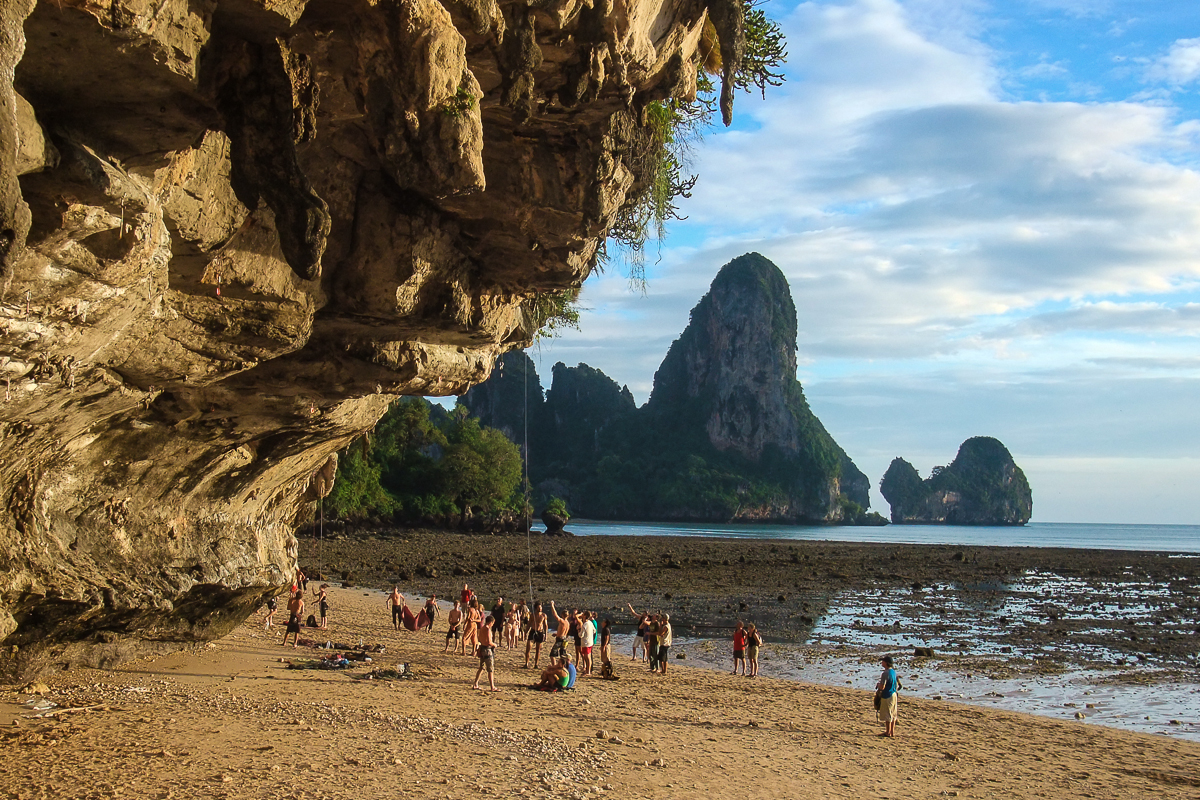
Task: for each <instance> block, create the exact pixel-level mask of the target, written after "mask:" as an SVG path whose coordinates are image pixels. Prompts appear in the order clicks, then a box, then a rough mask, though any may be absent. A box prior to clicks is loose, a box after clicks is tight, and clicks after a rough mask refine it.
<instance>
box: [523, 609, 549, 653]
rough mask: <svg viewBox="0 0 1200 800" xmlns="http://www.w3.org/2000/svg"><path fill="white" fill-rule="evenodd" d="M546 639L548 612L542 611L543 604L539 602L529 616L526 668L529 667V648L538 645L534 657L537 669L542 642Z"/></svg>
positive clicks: (526, 640)
mask: <svg viewBox="0 0 1200 800" xmlns="http://www.w3.org/2000/svg"><path fill="white" fill-rule="evenodd" d="M544 641H546V614H545V613H544V612H543V611H542V604H541V603H537V604H535V605H534V607H533V613H532V614H531V615H530V616H529V636H528V637H526V639H525V668H526V669H528V668H529V648H531V647H536V648H537V651H536V653H535V654H534V657H533V668H534V669H537V665H538V661H539V660H541V657H542V642H544Z"/></svg>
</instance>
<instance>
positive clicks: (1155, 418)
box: [535, 0, 1200, 521]
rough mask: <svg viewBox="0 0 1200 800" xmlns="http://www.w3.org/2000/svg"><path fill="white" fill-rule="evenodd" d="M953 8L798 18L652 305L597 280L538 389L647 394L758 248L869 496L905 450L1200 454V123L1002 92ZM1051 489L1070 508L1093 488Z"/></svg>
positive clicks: (886, 0)
mask: <svg viewBox="0 0 1200 800" xmlns="http://www.w3.org/2000/svg"><path fill="white" fill-rule="evenodd" d="M1046 5H1049V6H1053V7H1054V8H1056V9H1058V10H1063V9H1064V8H1067V7H1068V6H1069V7H1071V8H1076V10H1078V11H1079V13H1081V14H1082V13H1084V12H1085V11H1086V10H1087V6H1088V5H1089V4H1087V3H1084V2H1082V0H1080V2H1079V3H1070V2H1069V3H1065V4H1064V3H1054V2H1048V3H1047V4H1046ZM954 6H955V4H954V3H950V4H949V5H947V3H946V2H945V0H921V2H920V3H906V4H904V5H901V4H900V3H897V2H892V1H891V0H850V2H846V3H842V4H838V5H833V4H822V3H815V2H807V3H803V4H802V5H800V6H799V7H797V9H796V10H795V12H794V13H793V14H792V15H791V16H789V17H788V18H787V20H786V24H785V27H786V30H787V33H788V36H789V45H788V47H789V52H790V57H789V64H788V72H789V81H788V83H787V84H786V85H785V86H784V87H783V88H782V89H781V90H779V91H776V92H775V93H773V94H772V95H770V96H769V99H768V100H767V101H766V102H762V101H759V100H757V99H754V100H753V101H752V102H745V100H746V98H745V97H743V98H739V114H740V115H741V116H742V118H743V120H745V119H746V118H747V117H749V118H750V121H751V123H752V125H751V126H750V128H751V129H746V130H733V131H729V132H724V131H722V132H717V133H714V134H713V135H710V136H709V138H708V139H707V140H706V141H705V142H704V143H703V144H702V146H701V149H700V151H699V152H698V154H697V162H696V164H695V171H697V172H698V173H699V174H700V175H701V180H700V183H699V184H698V185H697V187H696V191H695V193H694V196H693V198H692V199H691V200H688V201H686V202H685V203H684V204H683V206H682V209H681V210H682V212H683V213H684V214H687V215H688V217H689V219H688V220H687V221H686V222H684V223H679V224H676V225H675V226H674V228H673V231H672V236H673V238H672V239H670V240H668V242H667V249H666V250H665V251H664V259H663V263H662V264H661V265H659V266H658V267H657V268H656V270H655V274H654V275H653V277H652V280H651V282H650V287H649V293H648V295H647V296H645V297H641V296H638V295H631V294H629V293H628V292H627V290H626V287H625V282H624V280H623V279H622V278H620V277H619V276H614V275H607V276H604V277H602V278H600V279H598V280H593V281H590V282H589V283H588V284H587V285H586V286H585V289H584V294H583V298H582V301H583V304H584V305H585V306H588V307H589V308H590V310H589V311H587V312H586V313H585V314H584V316H583V328H584V329H583V331H582V332H581V333H578V334H575V333H572V334H569V335H567V336H565V337H563V338H562V339H561V340H558V341H555V342H551V343H549V344H547V345H546V346H545V347H544V349H543V360H544V366H543V368H542V370H541V371H542V373H543V374H544V375H548V373H549V367H550V365H551V364H552V363H553V362H554V361H557V360H563V361H565V362H566V363H568V364H574V363H577V362H578V361H585V362H587V363H589V364H591V365H592V366H596V367H599V368H601V369H603V370H604V371H605V372H606V373H607V374H609V375H610V376H612V377H613V378H614V379H615V380H617V381H618V382H620V383H628V384H629V385H630V388H631V389H632V390H633V391H634V393H635V396H636V397H637V399H638V400H639V402H642V401H644V400H645V399H646V397H647V395H648V393H649V389H650V385H651V379H652V376H653V372H654V370H655V369H656V368H657V366H658V364H659V363H660V362H661V360H662V358H663V356H664V354H665V353H666V350H667V347H668V346H669V344H670V342H671V341H672V340H673V339H674V338H675V337H676V336H678V335H679V333H680V332H681V331H682V330H683V327H684V325H686V323H687V315H688V311H689V310H690V309H691V307H692V306H693V305H694V304H695V303H696V302H697V301H698V300H699V298H700V297H701V295H702V294H703V293H704V292H705V291H706V290H707V288H708V285H709V283H710V281H711V280H712V277H713V276H714V275H715V274H716V271H717V270H718V269H719V268H720V266H721V265H723V264H725V263H726V262H728V261H729V260H730V259H732V258H734V257H736V256H737V255H740V254H742V253H745V252H748V251H751V250H756V251H758V252H761V253H763V254H764V255H765V256H767V257H768V258H770V259H771V260H773V261H774V262H775V263H776V264H778V265H779V267H780V268H781V269H782V270H783V271H784V273H785V274H786V275H787V277H788V279H789V282H790V285H791V288H792V294H793V297H794V300H795V302H796V306H797V314H798V322H799V336H800V344H799V350H800V352H799V356H800V362H801V364H802V368H801V379H802V380H803V381H804V383H805V386H806V391H807V392H808V396H809V398H810V401H812V404H813V408H814V410H815V411H816V412H817V414H818V416H820V417H821V419H822V421H823V422H825V424H826V426H827V427H828V428H829V430H830V432H831V433H833V435H834V437H835V438H836V439H837V440H838V441H839V442H840V443H841V444H842V445H843V446H844V447H845V448H846V449H847V451H848V452H849V453H850V455H851V457H853V458H854V459H855V460H856V461H857V462H858V463H859V465H860V467H862V468H863V469H864V470H865V471H866V472H867V473H868V474H869V475H871V476H872V478H873V480H874V481H877V480H878V478H879V476H880V475H881V474H882V470H883V469H885V468H886V466H887V462H888V461H890V459H891V458H892V457H893V456H896V455H905V457H910V456H912V457H913V458H919V457H922V456H921V454H929V453H933V454H931V455H930V456H929V457H930V458H931V459H940V460H931V461H930V462H929V463H928V464H926V465H925V466H924V467H923V469H927V468H928V466H932V464H934V463H945V461H947V460H949V459H950V458H952V457H953V454H954V452H955V450H956V448H957V446H958V444H960V443H961V442H962V441H963V440H964V439H965V438H967V437H968V436H972V435H981V434H991V435H996V436H998V437H999V438H1000V439H1001V440H1002V441H1004V442H1005V443H1006V444H1008V445H1009V446H1010V449H1012V450H1013V452H1014V453H1019V454H1022V455H1023V456H1024V457H1025V458H1041V459H1049V458H1065V457H1068V456H1069V457H1072V458H1090V459H1103V458H1109V459H1116V460H1114V461H1112V462H1111V463H1112V464H1113V465H1117V466H1114V467H1113V468H1114V469H1116V468H1118V467H1119V464H1118V461H1119V462H1120V463H1121V464H1125V465H1126V466H1125V467H1120V468H1122V469H1124V468H1126V467H1128V468H1130V469H1132V468H1133V467H1130V466H1129V465H1130V464H1133V462H1132V461H1130V460H1129V459H1168V460H1169V459H1180V458H1185V457H1187V456H1188V455H1191V454H1194V453H1195V452H1196V451H1197V448H1200V425H1198V424H1197V422H1196V417H1195V414H1194V410H1193V409H1194V402H1195V397H1196V396H1197V391H1200V363H1198V362H1197V357H1196V355H1195V353H1196V338H1195V337H1196V336H1197V335H1198V334H1200V319H1198V318H1200V174H1198V173H1197V171H1196V170H1194V169H1193V168H1191V165H1192V164H1193V163H1200V123H1197V122H1196V121H1195V120H1182V121H1180V120H1178V119H1177V116H1178V115H1179V111H1178V110H1177V109H1175V108H1173V107H1172V106H1171V105H1170V99H1171V97H1172V96H1173V94H1172V92H1171V91H1170V90H1169V87H1167V86H1160V87H1156V88H1155V90H1154V91H1153V92H1147V93H1146V94H1145V95H1144V96H1143V97H1141V98H1139V99H1137V100H1130V101H1126V102H1105V103H1055V102H1013V101H1011V100H1010V99H1009V98H1008V97H1007V96H1006V95H1005V94H1004V92H1003V90H1002V88H1001V87H1000V82H999V79H998V76H999V73H998V71H997V69H996V67H995V62H996V61H997V60H998V58H997V56H995V54H992V53H990V52H989V51H988V49H987V48H986V47H984V46H983V45H981V44H980V42H981V41H983V40H984V37H983V36H982V35H980V33H979V28H980V26H981V25H982V24H983V23H981V19H982V16H981V13H982V12H980V10H979V6H977V5H975V4H965V5H962V6H959V8H960V10H962V9H964V8H965V10H962V13H959V14H957V15H956V14H954V13H951V9H952V7H954ZM1192 44H1195V45H1197V46H1198V47H1197V52H1198V53H1200V40H1180V41H1179V42H1176V43H1175V45H1173V46H1172V47H1171V48H1170V50H1169V52H1168V55H1167V56H1164V57H1163V59H1161V60H1160V62H1159V64H1160V65H1161V66H1157V65H1156V68H1160V69H1162V70H1163V72H1162V74H1163V76H1164V77H1163V78H1162V80H1164V81H1167V82H1168V83H1173V84H1179V83H1181V82H1185V81H1187V80H1195V79H1196V78H1197V77H1200V60H1198V61H1197V62H1196V64H1197V66H1196V70H1197V73H1196V75H1193V77H1191V78H1187V77H1186V76H1188V75H1192V73H1191V72H1190V71H1189V70H1191V69H1192V68H1191V67H1189V66H1188V64H1189V63H1190V62H1189V61H1188V60H1187V49H1186V48H1187V47H1190V46H1192ZM1041 49H1042V48H1039V51H1040V50H1041ZM1052 50H1053V48H1051V49H1050V50H1047V52H1048V53H1049V56H1048V63H1050V64H1055V63H1058V62H1056V61H1054V60H1053V58H1055V57H1058V58H1061V57H1062V56H1063V55H1066V54H1065V53H1063V52H1062V51H1061V49H1060V51H1059V52H1052ZM1168 65H1169V69H1168ZM1166 76H1175V77H1173V78H1168V77H1166ZM680 241H683V242H684V243H686V245H687V247H686V248H683V247H680V246H679V242H680ZM535 357H536V356H535ZM937 454H940V455H937ZM913 458H910V460H913ZM1122 459H1124V461H1122ZM914 463H915V462H914ZM1064 463H1065V462H1064ZM1164 463H1166V462H1164ZM1194 472H1195V470H1192V473H1194ZM1046 474H1047V475H1049V476H1050V477H1044V478H1040V480H1044V481H1051V482H1053V481H1058V484H1056V485H1060V486H1064V487H1066V486H1068V484H1070V486H1071V487H1074V488H1069V490H1068V489H1064V490H1063V491H1064V492H1066V495H1064V496H1067V495H1069V496H1070V497H1071V498H1074V499H1072V500H1070V502H1067V501H1064V502H1063V503H1061V504H1060V505H1059V506H1058V507H1059V508H1061V509H1067V508H1070V509H1074V510H1073V511H1072V512H1071V513H1077V512H1079V508H1080V507H1081V505H1080V503H1081V501H1080V498H1081V497H1083V496H1084V494H1083V493H1084V488H1083V487H1085V486H1086V481H1082V480H1081V481H1076V482H1075V483H1071V482H1070V480H1069V479H1068V478H1069V476H1065V477H1064V474H1063V473H1061V472H1059V473H1055V472H1054V471H1053V470H1050V471H1048V472H1047V473H1046ZM1189 474H1191V473H1189ZM1056 476H1057V477H1056ZM1116 483H1119V481H1109V482H1108V483H1105V484H1104V485H1105V486H1109V485H1110V484H1113V485H1115V484H1116ZM1135 484H1136V485H1140V484H1139V483H1138V481H1137V480H1134V479H1133V478H1131V482H1130V484H1129V485H1130V486H1133V485H1135ZM1036 492H1037V486H1036V485H1035V513H1037V512H1036V508H1037V507H1038V506H1037V500H1036ZM1114 497H1115V495H1114ZM1124 498H1125V499H1124V500H1122V501H1121V502H1125V503H1126V505H1127V507H1129V508H1133V509H1136V508H1137V507H1138V501H1137V498H1136V497H1134V496H1132V495H1130V494H1129V493H1128V492H1126V494H1125V495H1124ZM1110 499H1111V498H1110ZM1114 502H1116V501H1115V500H1114ZM880 505H881V503H879V502H877V503H876V507H879V506H880ZM1176 505H1177V506H1179V508H1182V506H1181V505H1180V504H1176ZM884 508H885V509H886V506H884ZM1042 508H1045V506H1042ZM1172 508H1173V509H1175V510H1173V511H1171V513H1172V514H1176V511H1178V512H1179V514H1182V513H1183V512H1182V511H1179V508H1176V507H1175V506H1172ZM1064 513H1066V512H1065V511H1064V512H1062V513H1058V512H1056V513H1054V514H1051V515H1049V516H1045V515H1042V514H1041V513H1037V517H1038V518H1039V519H1065V518H1067V517H1065V516H1063V515H1062V514H1064ZM1079 513H1082V512H1079ZM1176 516H1177V517H1178V514H1176ZM1091 518H1095V517H1091ZM1147 521H1148V520H1147ZM1162 521H1196V520H1195V519H1194V515H1193V517H1189V518H1187V519H1183V518H1176V519H1174V520H1166V519H1165V518H1164V520H1162Z"/></svg>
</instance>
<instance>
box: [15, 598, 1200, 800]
mask: <svg viewBox="0 0 1200 800" xmlns="http://www.w3.org/2000/svg"><path fill="white" fill-rule="evenodd" d="M481 588H482V587H481ZM331 605H332V608H333V611H332V612H331V628H330V630H329V631H328V632H326V633H319V634H317V635H319V636H320V638H321V639H325V638H331V639H333V640H335V641H336V640H342V641H346V642H350V643H354V644H357V641H358V639H359V638H360V637H361V638H362V639H363V640H364V641H365V643H367V644H371V643H376V642H378V643H381V644H383V645H385V646H386V653H385V654H384V655H383V656H381V657H378V658H377V659H376V664H375V665H374V666H380V665H383V666H395V665H396V663H398V662H406V663H410V664H411V665H412V668H413V670H414V671H415V672H416V674H417V676H418V677H417V679H415V680H411V681H391V682H388V681H379V680H370V681H368V680H363V679H361V677H356V676H362V675H364V674H365V673H366V672H367V670H368V669H369V667H367V666H361V667H357V668H355V669H352V670H348V671H344V672H333V671H320V672H318V671H298V670H288V669H286V665H285V664H283V663H281V662H280V659H281V658H283V657H288V658H291V657H297V656H307V657H311V656H312V655H313V652H311V651H306V649H305V648H300V649H299V650H293V649H292V648H290V647H289V648H283V647H281V646H280V644H279V642H280V640H281V639H282V635H283V634H282V631H281V630H279V629H278V628H275V629H273V630H271V631H270V632H266V631H263V630H262V628H261V616H259V615H256V616H255V617H253V618H252V619H251V620H249V621H247V623H246V624H244V625H242V626H241V627H240V628H238V629H237V630H236V631H235V632H234V633H233V634H231V635H230V636H228V637H226V638H225V639H223V640H221V641H219V642H216V643H213V644H212V645H209V646H205V647H198V648H194V649H193V650H192V651H191V652H185V653H179V654H176V655H172V656H167V657H162V658H159V659H156V660H153V661H144V662H136V663H133V664H130V665H127V666H126V667H125V668H122V669H119V670H113V671H104V672H101V671H93V670H82V671H77V672H72V673H65V674H61V675H59V676H56V677H55V678H53V679H51V680H50V681H49V682H48V684H49V685H48V687H46V688H47V691H46V692H45V697H46V698H47V699H48V700H50V701H52V702H53V703H55V704H57V706H58V708H56V709H50V710H49V713H55V712H57V716H51V717H42V718H35V717H33V714H35V713H37V712H35V711H33V710H32V709H29V708H27V707H23V706H21V705H18V703H19V702H21V701H24V700H25V699H26V698H27V695H25V694H19V693H17V692H14V691H8V692H5V693H4V694H3V695H2V696H0V699H2V700H5V701H7V702H4V703H2V704H0V731H2V735H3V738H4V748H5V759H4V760H3V761H2V762H0V787H3V793H4V796H5V797H13V798H41V797H78V798H115V797H137V798H175V797H189V798H191V797H215V798H238V800H244V799H249V798H276V797H278V798H327V797H328V798H374V797H414V798H418V797H419V798H460V797H462V798H466V797H476V796H479V795H483V796H497V797H512V796H526V797H555V798H563V797H568V798H582V797H585V796H586V797H595V796H612V797H620V798H626V797H630V798H641V797H648V798H676V797H680V798H682V797H687V798H696V797H712V798H747V797H750V798H757V797H762V798H779V797H795V798H821V797H844V798H861V797H890V798H901V797H913V798H917V797H921V798H927V797H943V796H958V797H977V798H996V797H1009V798H1034V797H1056V798H1060V797H1061V798H1069V797H1098V798H1109V797H1111V798H1129V797H1156V798H1157V797H1163V798H1176V797H1178V798H1185V797H1187V798H1194V797H1198V796H1200V745H1196V744H1192V743H1188V742H1179V741H1174V740H1170V739H1167V738H1165V737H1158V736H1149V735H1143V734H1137V733H1127V732H1123V731H1116V730H1110V729H1106V728H1103V727H1100V726H1095V725H1085V724H1080V723H1076V722H1058V721H1053V720H1046V719H1042V718H1038V717H1033V716H1028V715H1022V714H1015V713H1010V712H1005V711H992V710H980V709H975V708H971V707H968V706H964V705H957V704H954V703H949V702H937V701H932V700H918V699H913V698H909V697H907V696H906V697H904V699H903V700H902V705H901V722H900V725H899V727H898V737H897V738H896V739H895V740H888V739H884V738H880V737H879V736H878V733H879V730H880V728H879V727H878V725H877V724H876V723H875V722H874V719H873V712H872V710H871V705H870V692H869V687H867V686H851V687H846V688H840V687H828V686H818V685H813V684H804V683H799V682H795V681H787V680H779V679H772V678H767V677H763V678H758V679H748V678H743V677H740V676H739V677H734V676H731V675H728V674H722V673H717V672H714V671H710V670H702V669H696V668H688V667H684V666H682V665H680V664H678V663H673V664H672V666H671V670H670V674H668V675H667V676H665V677H662V676H656V675H651V674H649V673H647V672H645V671H643V670H641V669H640V668H638V667H639V665H635V664H631V663H630V662H629V661H628V660H626V659H627V656H623V657H621V658H617V659H615V662H616V664H617V668H618V672H619V675H620V680H619V681H614V682H608V681H601V680H598V679H584V680H582V681H581V682H580V686H579V688H578V689H577V690H576V691H574V692H569V693H560V694H553V695H550V694H543V693H537V692H532V691H528V690H526V689H523V688H520V687H521V686H522V685H523V684H526V683H528V682H530V681H531V680H532V678H533V675H532V673H531V671H528V670H522V669H520V667H519V660H518V658H517V657H516V655H515V654H514V653H512V652H510V651H505V650H501V651H500V653H499V655H498V659H497V661H498V667H497V670H498V672H497V679H498V683H499V685H500V687H501V688H502V689H503V691H501V692H498V693H496V694H490V693H483V692H476V691H473V690H472V689H471V688H470V684H471V679H472V678H473V676H474V672H475V670H474V664H475V663H476V662H475V661H474V659H470V658H465V657H461V656H443V655H441V654H440V652H439V651H440V650H441V649H442V645H443V643H444V634H436V633H435V634H434V635H424V634H413V633H408V632H394V631H392V630H391V627H390V622H389V619H388V615H387V611H386V609H385V608H384V605H383V596H382V595H381V594H379V593H377V592H373V591H367V592H364V591H361V590H349V589H335V590H334V591H333V593H332V597H331ZM438 627H439V628H443V629H444V626H443V625H442V624H440V623H439V625H438ZM314 633H315V632H314ZM68 709H87V710H70V711H68ZM14 723H15V724H14ZM599 733H603V734H604V736H603V737H599V738H598V734H599Z"/></svg>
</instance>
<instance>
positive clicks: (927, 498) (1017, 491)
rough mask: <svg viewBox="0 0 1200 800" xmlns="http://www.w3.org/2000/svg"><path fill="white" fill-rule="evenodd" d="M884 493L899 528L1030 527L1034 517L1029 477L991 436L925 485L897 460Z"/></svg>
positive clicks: (971, 442)
mask: <svg viewBox="0 0 1200 800" xmlns="http://www.w3.org/2000/svg"><path fill="white" fill-rule="evenodd" d="M879 488H880V491H881V492H882V494H883V497H884V499H885V500H887V501H888V503H889V504H890V505H891V507H892V522H894V523H898V524H902V523H916V524H945V525H1024V524H1025V523H1026V522H1029V518H1030V517H1031V516H1032V515H1033V493H1032V492H1031V491H1030V489H1029V481H1028V480H1027V479H1026V478H1025V473H1024V472H1022V471H1021V468H1020V467H1018V466H1017V464H1016V462H1015V461H1013V457H1012V454H1011V453H1009V452H1008V448H1007V447H1005V446H1004V445H1003V444H1001V443H1000V441H999V440H997V439H993V438H992V437H990V436H976V437H974V438H971V439H967V440H966V441H965V442H963V443H962V446H960V447H959V448H958V455H957V456H955V458H954V460H953V461H952V462H950V464H949V466H945V467H934V468H933V473H932V474H931V475H930V476H929V477H928V478H926V479H925V480H921V476H920V475H919V474H918V473H917V470H916V468H915V467H913V465H912V464H910V463H908V462H907V461H905V460H904V459H903V458H896V459H894V460H893V461H892V463H891V465H890V466H889V467H888V470H887V472H886V473H885V474H884V476H883V480H882V481H881V482H880V486H879Z"/></svg>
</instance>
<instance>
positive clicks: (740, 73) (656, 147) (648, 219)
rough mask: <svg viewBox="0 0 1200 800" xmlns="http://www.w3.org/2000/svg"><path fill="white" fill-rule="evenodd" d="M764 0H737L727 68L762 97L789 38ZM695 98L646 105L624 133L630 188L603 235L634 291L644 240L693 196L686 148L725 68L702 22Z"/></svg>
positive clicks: (777, 76)
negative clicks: (737, 20) (735, 41)
mask: <svg viewBox="0 0 1200 800" xmlns="http://www.w3.org/2000/svg"><path fill="white" fill-rule="evenodd" d="M762 2H763V0H742V3H743V7H742V13H743V22H742V31H743V37H744V43H743V47H742V57H741V62H740V63H739V64H738V65H737V67H736V68H735V69H734V71H733V77H732V82H733V87H734V88H735V89H740V90H742V91H744V92H751V91H753V90H755V89H757V90H758V91H759V92H760V93H761V94H762V96H763V97H766V90H767V87H768V86H780V85H782V84H783V81H784V75H783V72H782V71H780V68H781V66H782V64H783V62H784V60H785V59H786V58H787V42H786V39H785V38H784V35H783V30H782V29H781V28H780V27H779V23H777V22H775V21H774V20H772V19H770V18H768V17H767V15H766V13H765V12H764V11H763V10H762V9H761V8H760V6H761V4H762ZM700 48H701V50H700V63H699V69H698V72H697V75H696V96H695V98H694V99H692V100H681V99H678V98H669V99H667V100H661V101H656V102H653V103H650V104H649V105H648V106H647V107H646V109H645V111H644V112H643V115H642V118H641V119H640V120H637V121H636V122H635V123H634V124H633V125H632V128H633V130H632V131H631V132H629V135H628V139H629V142H628V147H627V152H626V158H627V161H628V164H627V165H628V166H629V169H630V171H631V172H632V173H633V174H634V176H635V182H634V185H633V188H632V189H631V190H630V191H629V192H628V193H627V194H626V196H625V202H624V204H623V205H622V206H621V209H620V211H619V212H618V214H617V219H616V221H615V223H614V224H613V226H612V228H611V230H610V231H609V239H610V240H612V241H613V242H614V243H615V244H616V245H617V249H618V250H619V251H620V253H621V255H622V256H623V259H622V260H623V261H624V266H625V270H626V275H627V277H628V278H629V280H630V283H631V284H633V285H634V286H635V287H636V288H640V289H643V290H644V289H645V274H646V243H647V242H648V241H649V240H650V239H651V238H653V239H655V240H656V241H657V242H658V243H659V244H660V246H661V243H662V240H663V239H664V237H665V236H666V227H667V224H668V223H669V222H670V221H671V220H673V219H684V217H681V216H680V215H679V207H678V205H677V204H678V201H679V200H680V199H686V198H688V197H691V192H692V189H693V188H695V185H696V181H697V179H698V176H696V175H692V174H689V169H690V166H691V162H692V151H693V148H694V147H695V145H696V144H697V143H698V142H699V141H700V140H701V138H703V133H704V130H705V129H707V128H708V127H710V126H711V125H712V120H713V115H714V114H715V113H716V111H717V105H718V104H717V98H718V94H719V92H718V90H717V87H716V85H715V84H714V82H713V80H712V77H711V76H715V75H720V74H721V73H722V70H723V64H722V60H721V48H720V42H719V37H718V34H717V30H716V27H715V26H714V25H713V24H712V21H711V20H708V21H706V23H705V27H704V30H703V32H702V34H701V44H700ZM610 255H611V254H610V253H609V252H608V249H607V242H606V243H605V246H603V247H602V248H601V250H600V252H598V253H597V260H598V264H599V265H600V266H601V267H603V266H604V265H605V264H607V263H608V262H609V261H610Z"/></svg>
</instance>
